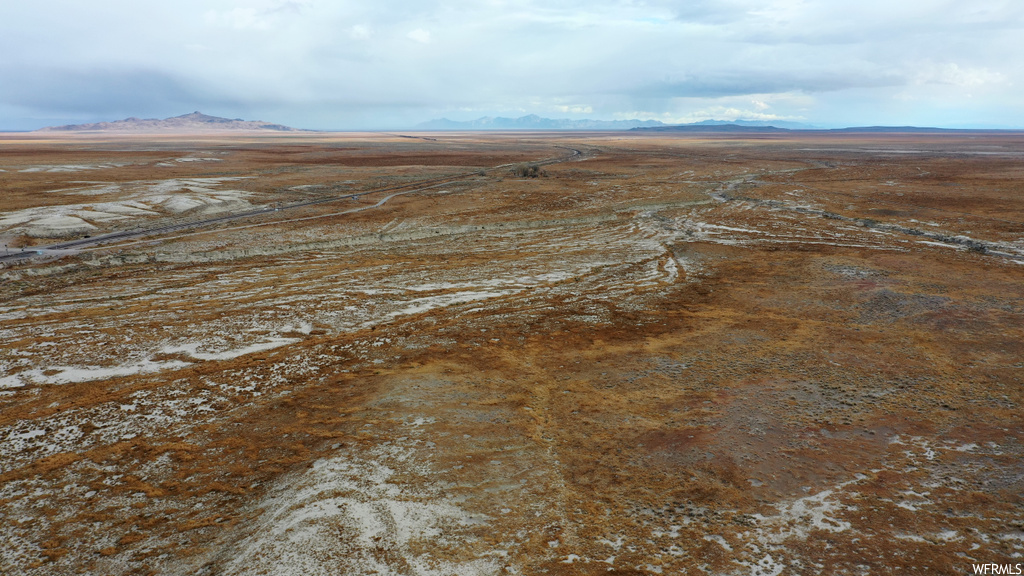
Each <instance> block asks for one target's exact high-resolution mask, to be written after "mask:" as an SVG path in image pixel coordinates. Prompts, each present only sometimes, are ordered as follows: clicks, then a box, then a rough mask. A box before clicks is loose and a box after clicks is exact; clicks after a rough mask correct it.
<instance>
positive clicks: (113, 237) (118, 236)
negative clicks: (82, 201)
mask: <svg viewBox="0 0 1024 576" xmlns="http://www.w3.org/2000/svg"><path fill="white" fill-rule="evenodd" d="M558 148H563V147H562V146H558ZM566 149H567V150H569V151H570V154H568V155H566V156H559V157H555V158H547V159H544V160H538V161H536V162H531V163H530V164H533V165H537V166H549V165H552V164H558V163H561V162H567V161H569V160H572V159H577V158H579V157H581V156H582V155H583V152H582V151H581V150H578V149H575V148H566ZM511 165H512V164H499V165H498V166H493V167H491V168H488V169H486V170H484V172H488V171H494V170H500V169H502V168H507V167H508V166H511ZM479 173H480V171H474V172H463V173H460V174H454V175H451V176H443V177H440V178H428V179H426V180H418V181H416V182H410V183H408V184H402V185H399V186H391V187H388V188H380V189H378V190H371V191H369V192H356V193H353V194H342V195H339V196H329V197H327V198H318V199H316V200H308V201H305V202H298V203H295V204H287V205H283V206H271V207H265V208H259V209H257V210H247V211H245V212H235V213H232V214H225V215H222V216H217V217H215V218H206V219H203V220H198V221H194V222H184V223H180V224H170V225H166V226H157V227H155V228H146V229H142V230H122V231H119V232H112V233H110V234H102V235H100V236H93V237H87V238H81V239H78V240H70V241H67V242H58V243H56V244H50V245H48V246H33V247H32V249H31V250H23V251H20V252H11V253H7V254H0V263H6V262H18V261H21V260H29V259H32V258H35V257H38V256H44V255H47V253H49V252H53V251H59V250H73V249H81V248H87V247H90V246H98V245H100V244H107V243H110V242H115V241H121V240H133V239H136V238H143V237H147V236H155V235H159V234H166V233H168V232H177V231H179V230H191V229H193V228H203V227H206V226H211V225H213V224H219V223H222V222H229V221H232V220H239V219H243V218H251V217H253V216H262V215H264V214H272V213H274V212H280V211H283V210H293V209H297V208H306V207H309V206H316V205H320V204H327V203H330V202H337V201H339V200H347V199H350V198H360V197H362V196H368V195H371V194H379V193H381V192H392V191H401V190H404V192H399V193H397V194H392V195H390V196H387V197H386V198H384V199H382V200H381V201H380V202H378V203H376V204H374V205H373V206H367V207H364V208H359V209H356V210H349V211H347V212H343V213H348V212H358V211H360V210H366V209H368V208H377V207H380V206H382V205H384V203H386V202H387V201H388V200H390V199H391V198H394V197H395V196H399V195H401V194H410V193H412V192H418V191H420V190H422V189H424V188H428V187H432V186H436V185H439V184H446V183H450V182H453V181H455V180H459V179H461V178H466V177H467V176H473V175H477V174H479ZM316 217H319V216H316ZM276 222H277V221H275V223H276Z"/></svg>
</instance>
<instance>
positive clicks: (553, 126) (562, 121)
mask: <svg viewBox="0 0 1024 576" xmlns="http://www.w3.org/2000/svg"><path fill="white" fill-rule="evenodd" d="M664 125H665V124H663V123H662V122H658V121H657V120H570V119H568V118H542V117H540V116H537V115H536V114H530V115H529V116H521V117H519V118H503V117H501V116H498V117H497V118H493V117H490V116H484V117H483V118H477V119H476V120H467V121H465V122H459V121H456V120H449V119H447V118H441V119H438V120H431V121H429V122H422V123H420V124H417V125H416V129H417V130H629V129H631V128H643V127H653V126H664Z"/></svg>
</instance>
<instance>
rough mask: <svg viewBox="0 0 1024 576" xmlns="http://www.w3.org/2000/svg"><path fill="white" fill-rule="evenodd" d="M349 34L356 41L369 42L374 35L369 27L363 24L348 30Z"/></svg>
mask: <svg viewBox="0 0 1024 576" xmlns="http://www.w3.org/2000/svg"><path fill="white" fill-rule="evenodd" d="M348 34H349V36H351V37H352V38H355V39H356V40H367V39H369V38H370V36H371V35H372V34H373V33H372V32H371V31H370V28H369V27H368V26H363V25H362V24H356V25H355V26H353V27H351V28H349V29H348Z"/></svg>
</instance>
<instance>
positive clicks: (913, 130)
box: [632, 122, 1021, 134]
mask: <svg viewBox="0 0 1024 576" xmlns="http://www.w3.org/2000/svg"><path fill="white" fill-rule="evenodd" d="M632 130H639V131H644V132H693V133H705V134H706V133H730V132H735V133H746V134H749V133H784V132H806V133H818V134H836V133H855V134H940V133H968V132H970V133H974V132H986V133H993V132H1000V133H1015V134H1016V133H1020V132H1021V131H1020V130H1012V129H973V128H930V127H920V126H854V127H850V128H810V127H808V128H782V127H779V126H771V125H768V126H764V125H757V124H752V123H744V124H739V123H731V122H723V123H718V122H698V123H696V124H673V125H665V126H651V127H638V128H633V129H632Z"/></svg>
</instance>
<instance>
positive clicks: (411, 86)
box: [0, 0, 1024, 128]
mask: <svg viewBox="0 0 1024 576" xmlns="http://www.w3.org/2000/svg"><path fill="white" fill-rule="evenodd" d="M197 14H198V15H199V17H196V15H197ZM96 30H103V33H102V34H97V33H96V32H95V31H96ZM1022 33H1024V2H1011V1H1009V0H973V1H972V2H969V3H966V2H965V3H955V2H951V1H950V0H916V1H915V2H907V3H898V2H897V3H893V2H892V1H891V0H860V1H859V2H856V3H842V2H835V1H834V0H767V1H766V0H689V1H688V2H686V3H685V5H682V4H681V3H680V2H678V1H677V0H645V1H644V2H638V1H630V2H622V1H619V0H587V1H583V0H564V1H560V2H557V3H551V2H546V1H545V2H542V1H540V0H521V1H519V2H502V1H490V2H474V1H470V0H450V1H445V2H440V1H438V0H427V1H423V0H417V1H415V2H414V1H412V0H377V1H376V2H372V3H371V2H327V1H321V2H310V1H295V0H291V1H281V0H204V1H199V0H177V1H176V2H174V3H136V2H132V1H131V0H92V1H91V2H89V3H83V2H78V3H76V2H70V0H34V1H33V2H0V54H4V57H3V58H0V110H7V111H9V112H7V113H8V114H11V113H12V112H10V111H12V110H28V111H29V112H26V113H25V115H24V118H30V117H31V118H35V117H47V118H54V117H60V115H62V114H64V115H68V116H71V115H75V114H89V113H91V114H93V115H94V116H95V119H115V118H117V117H124V116H135V115H141V114H147V115H153V116H157V115H161V114H166V115H173V114H179V113H183V112H188V111H191V110H195V109H201V110H204V111H206V110H207V109H209V110H210V111H213V110H214V109H218V110H221V111H222V112H223V114H224V115H230V116H232V117H235V116H247V115H250V114H252V115H259V116H261V117H264V118H267V119H272V120H277V121H281V122H286V123H287V122H292V123H300V122H305V124H304V126H305V127H346V126H347V125H348V124H346V123H347V122H360V123H361V124H359V125H353V127H381V128H392V127H394V128H398V127H402V126H407V125H411V124H415V123H416V122H419V121H422V120H426V119H429V118H434V117H441V116H445V115H449V114H451V115H453V116H458V115H460V114H461V115H468V114H470V112H469V110H473V111H479V114H480V115H494V114H496V113H502V114H504V115H509V114H514V113H516V111H520V110H522V111H523V112H524V113H537V114H542V115H552V114H556V113H557V114H586V115H588V116H590V117H593V118H604V119H609V118H622V117H627V116H628V115H631V114H634V113H637V112H636V111H647V112H644V113H643V114H644V115H649V116H653V117H655V118H666V119H685V118H692V117H694V115H696V114H698V113H706V114H708V115H717V114H725V113H727V112H728V113H732V114H739V115H741V116H742V117H746V118H757V117H758V116H757V115H758V114H760V115H767V116H770V117H771V118H769V119H776V117H777V118H778V119H783V118H799V117H802V118H806V119H807V120H806V121H808V122H815V123H829V121H830V120H831V119H835V118H842V119H843V120H842V121H844V122H847V121H849V122H860V123H875V122H879V121H881V120H878V119H877V118H878V117H879V116H878V115H879V114H880V112H882V111H884V112H885V113H886V114H889V116H886V118H889V117H892V118H898V116H899V115H900V114H908V113H909V112H913V115H914V117H915V118H917V119H918V120H916V121H917V122H945V123H953V122H957V121H961V120H958V118H964V119H966V118H972V119H974V118H978V119H992V120H991V121H993V122H997V121H999V119H1000V118H1020V117H1024V100H1022V99H1021V98H1020V97H1019V94H1017V93H1016V92H1015V91H1014V88H1013V87H1014V86H1015V85H1017V86H1019V85H1020V84H1021V82H1022V81H1024V64H1021V63H1022V62H1024V43H1021V42H1020V40H1019V39H1020V37H1021V34H1022ZM367 40H374V41H367ZM442 40H443V41H442ZM613 40H614V41H613ZM409 42H415V43H417V45H423V46H427V45H429V48H430V49H429V50H427V49H420V50H410V44H409ZM183 46H184V47H185V48H183ZM465 70H472V71H473V73H472V74H466V73H465V72H464V71H465ZM139 78H145V79H148V80H147V82H148V83H147V84H145V85H141V89H140V84H139V80H138V79H139ZM69 85H73V86H75V87H76V88H75V90H67V89H66V86H69ZM168 90H170V91H171V93H170V95H168V92H167V91H168ZM968 92H969V93H970V94H972V95H974V98H973V99H970V100H971V101H970V102H967V100H968V99H967V98H965V97H964V95H965V94H966V93H968ZM901 93H903V94H912V95H913V97H914V98H915V100H914V104H913V106H910V105H907V106H903V107H900V106H899V105H898V104H897V105H894V104H891V103H892V102H894V101H897V98H896V96H897V95H899V94H901ZM55 95H61V96H59V97H58V96H55ZM129 95H130V96H131V97H128V96H129ZM179 107H180V109H179ZM460 110H461V111H462V112H460ZM90 111H91V112H90ZM697 119H703V118H697ZM26 121H28V120H26ZM963 121H966V120H963ZM3 124H7V125H8V126H13V125H14V123H12V122H8V121H6V120H5V118H3V117H0V128H2V127H4V126H3Z"/></svg>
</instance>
